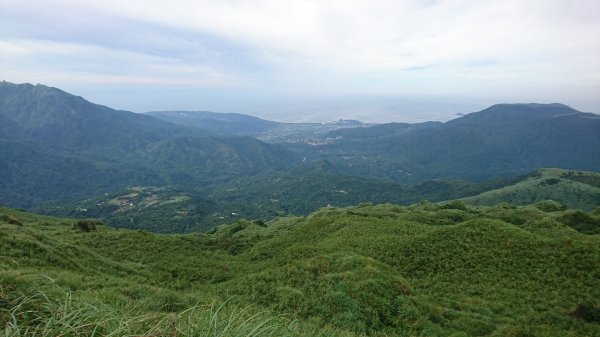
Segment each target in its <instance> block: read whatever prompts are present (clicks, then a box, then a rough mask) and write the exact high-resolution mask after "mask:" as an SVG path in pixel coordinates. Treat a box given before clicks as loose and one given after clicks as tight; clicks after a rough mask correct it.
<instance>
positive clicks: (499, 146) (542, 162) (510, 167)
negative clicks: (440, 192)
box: [301, 104, 600, 182]
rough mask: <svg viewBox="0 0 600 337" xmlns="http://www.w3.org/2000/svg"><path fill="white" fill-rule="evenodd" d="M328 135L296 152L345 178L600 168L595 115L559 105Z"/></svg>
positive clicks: (477, 176) (503, 107) (507, 107)
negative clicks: (324, 140) (320, 159)
mask: <svg viewBox="0 0 600 337" xmlns="http://www.w3.org/2000/svg"><path fill="white" fill-rule="evenodd" d="M330 137H333V138H335V139H336V141H335V142H334V143H332V144H325V145H320V146H312V147H306V146H305V147H303V148H301V150H303V151H305V153H306V155H307V156H315V157H319V156H321V157H323V158H327V159H328V160H331V161H332V162H334V164H335V165H336V167H337V168H338V169H340V170H342V171H343V172H346V173H348V174H353V175H360V176H370V177H389V178H393V179H397V180H399V181H403V182H421V181H424V180H430V179H438V178H448V177H456V178H461V179H466V180H473V181H481V180H486V179H491V178H495V177H500V176H514V175H521V174H526V173H529V172H530V171H533V170H537V169H539V168H542V167H559V168H565V169H576V170H589V171H599V170H600V152H599V151H600V150H599V149H600V116H598V115H596V114H591V113H583V112H580V111H577V110H575V109H572V108H570V107H568V106H565V105H562V104H497V105H494V106H491V107H489V108H487V109H485V110H482V111H479V112H475V113H471V114H467V115H465V116H463V117H460V118H457V119H454V120H451V121H448V122H446V123H433V122H429V123H421V124H403V123H396V124H382V125H376V126H372V127H369V128H356V129H349V130H340V131H336V132H335V133H333V134H331V135H330Z"/></svg>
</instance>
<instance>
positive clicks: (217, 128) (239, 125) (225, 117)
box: [146, 111, 280, 136]
mask: <svg viewBox="0 0 600 337" xmlns="http://www.w3.org/2000/svg"><path fill="white" fill-rule="evenodd" d="M146 114H147V115H149V116H152V117H155V118H158V119H161V120H164V121H167V122H169V123H173V124H178V125H185V126H193V127H197V128H199V129H202V130H206V131H208V132H210V133H212V134H216V135H224V136H256V135H258V134H260V133H262V132H265V131H267V130H269V129H272V128H274V127H276V126H278V125H279V124H280V123H277V122H273V121H268V120H264V119H260V118H257V117H254V116H249V115H243V114H237V113H218V112H210V111H152V112H147V113H146Z"/></svg>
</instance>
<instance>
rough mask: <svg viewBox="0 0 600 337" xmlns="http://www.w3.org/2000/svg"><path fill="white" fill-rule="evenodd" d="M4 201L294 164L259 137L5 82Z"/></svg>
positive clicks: (1, 114) (0, 100)
mask: <svg viewBox="0 0 600 337" xmlns="http://www.w3.org/2000/svg"><path fill="white" fill-rule="evenodd" d="M0 118H2V122H3V123H2V125H3V126H2V135H1V138H0V141H1V142H2V148H1V150H0V151H2V153H1V154H2V156H1V157H0V168H1V169H2V174H3V177H4V179H2V180H1V181H0V191H2V192H3V193H2V195H1V196H0V203H3V204H6V205H14V206H22V207H30V206H32V205H36V204H39V203H41V202H44V201H49V200H52V201H58V200H76V199H79V198H81V197H83V196H86V195H94V194H98V193H105V192H112V191H115V190H119V189H123V188H126V187H129V186H135V185H140V184H141V185H177V184H210V183H212V182H214V181H215V180H219V179H231V178H233V177H237V176H239V175H249V174H256V173H258V172H261V171H264V170H272V169H283V168H289V167H292V166H293V165H294V164H295V163H296V162H298V160H299V158H297V157H296V156H295V155H294V154H293V153H292V152H290V151H288V150H287V149H285V148H283V147H281V146H279V145H270V144H266V143H263V142H261V141H258V140H255V139H252V138H236V137H216V136H211V135H207V134H206V132H204V131H202V130H200V129H196V128H188V127H183V126H176V125H173V124H170V123H167V122H164V121H161V120H158V119H155V118H153V117H150V116H146V115H141V114H135V113H131V112H126V111H116V110H113V109H110V108H108V107H104V106H100V105H97V104H93V103H90V102H88V101H86V100H84V99H83V98H81V97H77V96H73V95H70V94H68V93H66V92H64V91H61V90H59V89H56V88H50V87H46V86H43V85H35V86H34V85H30V84H20V85H17V84H12V83H7V82H2V83H1V84H0Z"/></svg>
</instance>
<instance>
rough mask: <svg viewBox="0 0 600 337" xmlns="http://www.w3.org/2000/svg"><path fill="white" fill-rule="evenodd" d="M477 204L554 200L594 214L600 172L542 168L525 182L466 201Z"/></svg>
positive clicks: (599, 194)
mask: <svg viewBox="0 0 600 337" xmlns="http://www.w3.org/2000/svg"><path fill="white" fill-rule="evenodd" d="M462 200H464V201H465V202H467V203H469V204H473V205H488V206H489V205H496V204H499V203H508V204H512V205H527V204H532V203H537V202H540V201H543V200H554V201H557V202H559V203H561V204H563V205H565V206H566V207H569V208H575V209H582V210H586V211H591V210H592V209H594V208H595V207H598V206H600V173H596V172H584V171H573V170H561V169H541V170H538V171H535V172H533V173H531V174H529V175H527V176H526V177H525V178H524V179H523V180H521V181H519V182H517V183H515V184H512V185H508V186H504V187H502V188H499V189H494V190H491V191H487V192H484V193H481V194H479V195H476V196H472V197H467V198H463V199H462Z"/></svg>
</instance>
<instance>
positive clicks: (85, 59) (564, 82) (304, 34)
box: [0, 0, 600, 122]
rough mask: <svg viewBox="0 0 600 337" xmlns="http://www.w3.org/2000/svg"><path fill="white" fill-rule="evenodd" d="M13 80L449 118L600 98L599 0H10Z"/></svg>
mask: <svg viewBox="0 0 600 337" xmlns="http://www.w3.org/2000/svg"><path fill="white" fill-rule="evenodd" d="M0 4H1V5H0V6H1V7H0V80H6V81H10V82H16V83H22V82H30V83H42V84H46V85H50V86H56V87H59V88H61V89H63V90H66V91H69V92H71V93H74V94H77V95H81V96H84V97H85V98H87V99H88V100H91V101H93V102H95V103H99V104H104V105H108V106H110V107H113V108H118V109H126V110H132V111H135V112H144V111H150V110H173V109H180V110H212V111H220V112H241V113H249V114H253V115H257V116H260V117H265V118H270V119H275V120H282V121H307V120H312V121H329V120H336V119H339V118H358V119H361V120H365V121H373V122H383V121H411V122H413V121H422V120H428V119H437V120H447V119H449V118H452V117H453V116H454V115H455V114H456V113H459V112H471V111H476V110H480V109H481V108H484V107H486V106H487V105H490V104H494V103H500V102H540V103H551V102H560V103H565V104H567V105H570V106H572V107H574V108H577V109H579V110H584V111H593V112H600V1H599V0H498V1H496V0H485V1H482V0H439V1H436V0H420V1H418V0H406V1H402V0H389V1H388V0H382V1H378V0H369V1H354V0H339V1H327V0H315V1H300V0H297V1H287V0H252V1H229V0H214V1H201V0H197V1H182V0H168V1H167V0H165V1H153V0H132V1H129V0H102V1H94V0H52V1H42V0H27V1H25V0H0Z"/></svg>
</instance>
